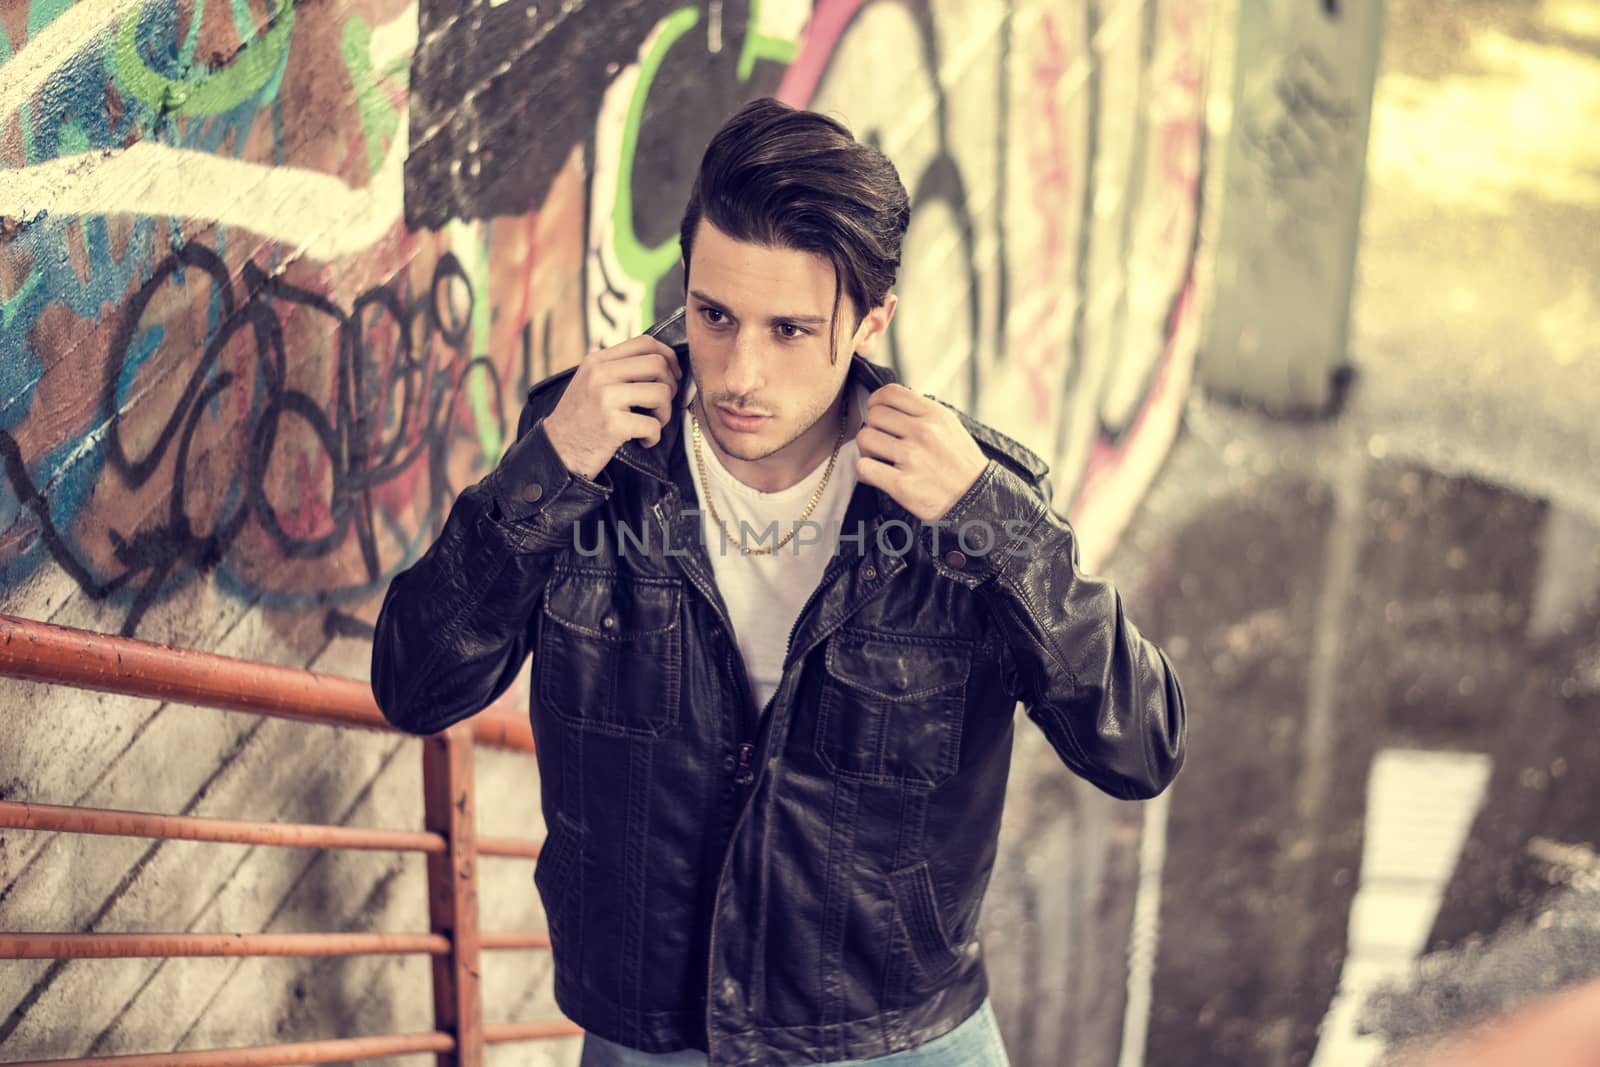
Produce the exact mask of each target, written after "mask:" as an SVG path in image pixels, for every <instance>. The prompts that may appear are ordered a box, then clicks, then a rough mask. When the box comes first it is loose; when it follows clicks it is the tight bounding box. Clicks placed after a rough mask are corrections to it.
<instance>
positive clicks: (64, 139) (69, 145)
mask: <svg viewBox="0 0 1600 1067" xmlns="http://www.w3.org/2000/svg"><path fill="white" fill-rule="evenodd" d="M87 151H89V135H88V134H87V133H85V132H84V129H83V125H82V124H81V123H77V122H63V123H62V124H61V130H60V132H59V133H57V134H56V154H57V155H61V156H75V155H77V154H78V153H80V152H87Z"/></svg>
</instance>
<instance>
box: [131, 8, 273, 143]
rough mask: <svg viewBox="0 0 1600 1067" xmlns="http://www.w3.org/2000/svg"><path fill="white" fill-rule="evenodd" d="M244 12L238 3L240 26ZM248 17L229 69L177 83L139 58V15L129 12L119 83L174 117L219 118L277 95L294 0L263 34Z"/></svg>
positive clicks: (189, 52) (189, 54) (188, 48)
mask: <svg viewBox="0 0 1600 1067" xmlns="http://www.w3.org/2000/svg"><path fill="white" fill-rule="evenodd" d="M240 13H241V12H240V9H239V7H238V5H237V3H236V4H235V8H234V18H235V21H236V22H237V21H238V19H239V17H240ZM200 14H201V11H200V10H199V9H198V7H197V10H196V11H195V17H194V20H193V23H192V24H191V26H190V33H189V38H188V39H187V40H186V41H185V42H184V47H183V51H182V53H181V58H182V60H183V62H184V65H185V66H186V67H187V66H188V65H189V63H190V62H191V61H192V59H193V48H194V30H195V26H197V25H198V24H199V22H200ZM243 14H244V15H245V16H246V24H247V25H248V27H249V29H248V32H247V33H245V35H244V36H245V43H244V45H243V47H241V48H240V49H239V51H238V53H237V54H235V55H234V57H233V59H232V61H231V62H229V63H228V65H227V66H226V67H223V68H222V69H220V70H214V71H213V70H204V71H199V72H197V73H196V76H194V77H192V78H184V79H175V78H168V77H166V76H164V75H161V74H158V73H156V72H155V71H153V70H151V69H150V68H149V67H148V66H146V65H145V62H144V60H143V59H142V58H140V56H139V41H138V37H139V11H138V9H135V10H133V11H130V12H129V13H128V14H127V15H125V16H124V17H123V19H122V25H121V27H120V28H119V30H118V33H117V43H116V47H115V49H114V51H113V56H114V63H115V69H116V76H117V81H118V83H119V84H120V85H121V86H122V88H123V89H124V90H125V91H126V92H127V93H128V95H129V96H132V97H133V98H134V99H136V100H140V101H142V102H144V103H146V104H148V105H150V106H151V107H154V108H157V109H159V110H161V111H162V112H163V113H165V114H169V115H214V114H217V113H218V112H222V111H227V110H229V109H230V108H233V107H237V106H238V105H239V104H241V103H243V102H244V101H246V100H248V99H250V98H251V97H252V96H255V95H256V94H257V93H261V92H262V91H263V90H270V91H275V90H276V86H277V85H278V84H279V79H280V78H281V76H282V73H283V68H284V65H285V63H286V61H287V60H288V57H289V35H290V31H292V30H293V29H294V4H293V0H278V6H277V10H276V11H274V12H273V15H272V18H271V19H270V21H269V22H268V24H267V31H266V32H265V33H263V34H260V35H259V36H258V35H256V33H255V27H254V24H253V23H249V21H248V14H249V12H248V10H247V9H246V10H245V11H244V12H243Z"/></svg>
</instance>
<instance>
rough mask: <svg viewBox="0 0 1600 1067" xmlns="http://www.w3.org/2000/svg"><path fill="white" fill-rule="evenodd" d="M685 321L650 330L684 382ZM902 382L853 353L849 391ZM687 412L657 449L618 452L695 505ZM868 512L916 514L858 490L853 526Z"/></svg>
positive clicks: (666, 430) (850, 515) (631, 446)
mask: <svg viewBox="0 0 1600 1067" xmlns="http://www.w3.org/2000/svg"><path fill="white" fill-rule="evenodd" d="M683 315H684V309H683V308H679V309H678V310H677V311H676V312H674V313H673V314H672V315H670V316H668V317H667V318H665V319H663V320H661V321H660V322H658V323H656V324H655V325H654V326H652V327H650V329H649V330H647V331H646V333H648V334H650V335H651V336H652V337H655V338H657V339H659V340H661V341H663V342H665V343H666V344H669V345H671V346H672V350H673V352H675V353H676V354H677V357H678V365H679V366H680V367H681V368H682V369H683V374H684V380H685V381H687V380H688V377H689V343H688V338H687V336H686V335H685V332H684V328H683ZM899 380H900V376H899V375H898V374H896V373H895V371H894V368H892V367H886V366H883V365H882V364H879V363H871V362H868V361H867V360H865V359H862V358H861V357H860V356H859V355H856V354H855V353H851V356H850V369H849V371H848V372H847V374H846V375H845V388H846V389H853V388H854V387H855V386H857V385H860V386H864V387H865V388H866V390H867V392H868V393H871V392H873V391H874V390H877V389H881V388H882V387H883V386H885V385H889V384H890V383H893V382H898V381H899ZM687 410H688V409H687V408H686V407H685V406H684V404H683V403H682V402H681V400H680V401H679V402H678V403H675V404H673V410H672V418H671V419H669V420H668V421H667V424H666V425H665V426H664V427H662V428H661V439H660V440H659V441H657V442H656V444H654V445H653V446H650V447H648V448H647V447H645V446H644V445H642V444H640V443H639V442H638V441H637V440H628V441H626V442H624V444H623V445H622V447H621V448H619V449H618V450H617V459H619V460H621V461H622V462H623V463H626V464H627V465H628V466H629V467H632V468H633V469H634V470H636V471H638V472H639V473H641V474H643V475H646V476H647V477H649V478H653V479H655V480H656V481H658V482H661V483H663V488H665V486H666V485H677V486H678V487H679V489H680V490H681V491H682V494H683V497H684V499H685V500H693V499H694V498H695V497H694V489H693V485H694V483H693V480H692V479H691V478H690V476H689V472H688V464H687V462H685V461H684V460H683V458H682V457H683V449H682V448H681V447H680V446H681V442H682V439H683V430H684V424H685V422H686V421H687V419H686V417H685V415H686V412H687ZM864 490H870V493H864V492H863V491H864ZM864 512H876V513H877V516H878V517H879V518H880V519H882V520H884V521H887V520H889V519H891V518H895V519H900V520H902V521H908V522H909V521H913V520H912V519H911V516H910V513H908V512H907V511H906V510H905V509H904V508H902V507H901V506H900V505H899V503H897V502H896V501H895V499H894V498H893V497H891V496H890V495H889V494H888V493H886V492H884V491H883V490H882V489H876V488H874V487H871V486H867V485H863V484H858V485H857V491H856V493H855V495H854V496H853V497H852V498H851V503H850V507H849V511H848V512H847V513H846V516H847V520H849V521H853V519H854V518H855V517H860V518H865V517H866V515H865V514H863V513H864Z"/></svg>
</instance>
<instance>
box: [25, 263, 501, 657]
mask: <svg viewBox="0 0 1600 1067" xmlns="http://www.w3.org/2000/svg"><path fill="white" fill-rule="evenodd" d="M191 270H196V271H199V272H201V276H202V278H203V279H206V280H209V281H210V283H211V293H210V295H209V297H207V298H205V299H206V304H205V305H203V306H209V307H210V308H211V309H212V310H213V312H214V314H215V319H216V322H217V325H216V326H215V327H214V329H213V332H212V336H211V337H210V338H209V339H208V340H207V342H206V343H205V345H204V347H203V349H202V351H201V354H200V357H199V359H198V361H197V362H196V363H195V366H194V368H193V369H192V370H191V371H190V372H189V376H188V378H187V380H186V381H185V383H184V386H183V388H182V389H181V390H180V391H179V399H178V400H177V401H176V403H175V404H174V405H173V408H172V410H171V411H170V412H169V413H168V414H167V415H166V418H165V420H164V421H163V422H162V423H161V425H160V428H159V429H158V430H156V431H155V433H154V437H153V440H152V442H151V444H149V446H148V447H147V449H146V450H145V451H144V452H143V454H140V455H135V454H133V451H132V448H131V445H130V442H131V438H127V437H126V436H125V433H124V426H123V421H122V420H123V418H124V412H125V410H128V409H131V408H137V410H138V413H139V416H140V418H141V422H142V421H143V420H144V419H145V418H146V417H147V413H146V410H145V407H142V406H139V405H138V404H137V403H136V402H135V397H134V396H132V395H131V394H130V390H131V389H132V388H133V382H134V381H136V380H137V379H138V377H139V372H140V371H141V370H145V371H146V376H149V375H151V374H155V375H159V374H162V373H170V372H166V371H164V370H163V369H162V368H160V367H159V366H158V363H157V361H158V358H159V356H160V354H161V353H159V352H156V353H150V354H148V355H146V356H145V357H144V366H143V367H139V366H132V364H133V363H134V360H135V359H136V358H138V357H137V353H138V352H139V348H140V346H141V345H144V344H145V343H147V340H148V338H149V337H150V326H149V325H148V324H147V322H146V318H147V316H149V315H150V314H151V312H152V310H153V309H154V308H156V307H157V306H159V303H158V297H159V294H160V293H161V292H162V291H163V290H164V289H165V288H167V287H168V286H171V285H175V284H177V285H181V284H183V283H184V282H185V280H186V276H187V274H188V272H189V271H191ZM238 290H239V291H238V292H236V290H235V286H234V284H233V279H231V278H230V277H229V273H228V270H227V266H226V264H225V263H224V261H223V260H222V258H221V257H220V256H218V255H217V254H216V252H214V251H213V250H211V249H209V248H206V247H205V246H203V245H200V244H187V245H183V246H180V247H178V248H177V249H175V250H174V252H173V253H172V255H171V256H169V257H168V258H167V259H166V260H164V261H163V262H162V263H161V264H160V265H159V266H157V267H156V269H155V270H154V271H153V272H152V274H151V276H150V278H149V279H148V280H147V281H145V283H144V284H143V285H141V286H140V287H139V289H138V290H137V291H136V292H135V293H134V295H133V296H132V297H131V298H130V299H129V300H128V303H127V304H126V305H125V306H124V308H123V309H122V313H121V315H120V317H119V319H118V321H117V325H116V329H115V332H114V333H113V335H112V338H111V342H110V343H111V349H110V352H109V358H108V360H107V364H106V375H105V379H104V382H103V384H102V391H101V397H100V401H101V403H100V411H101V415H102V417H103V418H104V420H105V438H106V470H107V471H108V472H110V474H111V475H112V476H114V477H116V478H117V479H119V480H120V481H121V482H122V484H123V485H125V486H126V487H128V488H138V487H140V486H142V485H144V484H146V483H147V482H149V480H150V479H151V478H152V477H153V476H155V474H156V473H157V471H158V470H160V469H162V464H163V463H164V462H165V461H166V459H167V455H168V452H169V450H172V452H173V456H172V459H173V469H172V482H171V485H170V487H169V489H168V490H167V492H166V494H165V503H164V505H162V506H161V507H160V508H158V509H157V511H156V512H154V513H153V516H155V517H154V518H153V520H147V521H146V522H145V523H143V524H141V525H138V526H137V528H135V529H133V530H131V531H124V530H119V529H117V528H115V527H110V528H108V529H107V531H106V537H107V539H108V541H109V543H110V546H111V555H112V558H113V559H114V560H115V561H116V565H117V566H118V567H119V568H120V571H119V572H118V573H116V574H113V575H111V576H109V577H105V576H97V575H96V574H95V573H94V571H93V569H92V568H91V567H90V566H89V565H88V564H87V563H85V562H84V561H83V559H81V558H80V556H79V553H78V552H77V550H75V549H74V547H73V545H72V543H71V541H70V539H69V538H68V537H67V536H66V535H64V533H63V531H62V530H60V529H58V528H57V527H56V524H55V520H54V519H53V518H52V516H51V513H50V508H49V502H48V500H47V498H46V497H45V495H44V493H42V492H41V491H40V489H39V487H38V486H36V485H35V484H34V481H33V478H32V476H31V475H30V473H29V472H28V469H27V464H26V461H25V459H24V457H23V456H22V452H21V448H20V447H19V446H18V444H17V442H16V440H15V439H14V438H12V437H11V436H10V435H9V434H5V433H3V432H0V460H3V466H4V470H5V474H6V477H7V478H8V480H9V481H10V482H11V483H12V486H13V488H14V489H15V491H16V493H17V496H18V499H19V500H21V501H22V502H23V504H24V505H25V506H26V507H27V508H28V510H29V512H30V513H31V514H32V515H33V517H34V520H35V521H36V522H37V523H38V524H39V526H40V527H41V535H42V541H43V543H44V545H45V547H46V549H47V551H48V552H49V553H50V555H51V557H52V559H53V560H54V561H55V562H56V564H57V565H58V566H60V567H61V568H62V569H63V570H64V571H65V572H66V573H67V574H69V575H70V576H71V577H72V578H73V579H74V580H75V581H76V582H77V584H78V586H79V588H80V589H81V590H82V591H83V592H84V593H85V594H86V595H88V596H90V597H91V598H93V599H97V600H100V599H106V598H109V597H113V596H116V595H119V594H121V593H124V592H125V591H127V590H130V589H131V590H132V596H131V599H130V601H129V603H128V608H127V614H126V616H125V618H124V621H123V625H122V632H123V633H124V634H127V635H132V634H133V633H135V632H136V631H137V629H138V626H139V622H140V620H141V619H142V618H143V616H144V614H145V612H146V611H148V610H149V609H150V607H151V606H153V605H154V604H155V603H156V602H157V600H158V599H159V598H160V596H161V594H162V593H163V591H164V590H165V589H166V587H167V585H168V584H169V582H170V581H172V580H174V579H175V578H176V577H177V576H178V575H180V574H181V573H182V571H183V568H185V567H187V568H190V569H192V570H193V571H195V572H198V573H201V574H204V573H207V572H209V571H211V570H213V569H215V568H216V567H217V566H218V565H220V564H221V563H222V562H223V561H224V560H225V559H227V558H228V556H229V553H230V551H232V549H233V548H234V547H235V545H236V544H237V542H238V540H239V538H240V536H241V535H242V534H243V533H244V532H245V531H246V530H247V529H248V528H249V526H250V523H251V521H252V520H254V522H255V525H256V527H257V528H258V529H260V530H261V531H262V532H263V533H265V534H266V536H268V537H269V538H270V539H271V540H272V542H273V544H274V545H275V546H276V548H277V549H278V551H279V552H281V554H282V556H283V557H284V558H286V559H299V560H303V559H315V558H320V557H325V556H328V555H331V554H333V553H335V552H337V551H338V550H339V549H340V548H341V547H342V546H343V545H344V544H346V542H347V541H348V540H349V538H350V533H351V530H352V529H354V531H355V540H356V541H357V543H358V546H359V551H360V553H361V563H362V566H361V572H360V574H359V575H358V576H356V579H355V581H356V584H357V585H358V586H359V587H365V588H377V586H378V585H379V584H380V583H381V581H382V579H383V577H384V568H383V564H382V561H381V560H380V559H379V552H378V542H377V534H376V531H377V526H376V523H375V521H374V516H373V502H372V494H373V490H374V489H376V488H378V487H380V486H382V485H383V484H385V483H386V482H388V481H389V480H391V479H393V478H395V477H397V476H399V475H400V474H402V473H403V472H405V471H406V470H407V469H409V468H410V467H411V465H412V464H414V463H418V462H420V463H422V464H423V469H424V470H425V471H426V472H427V501H428V517H427V520H426V521H427V522H428V524H430V525H431V526H432V527H433V528H434V529H435V531H437V529H438V528H439V527H440V526H442V525H443V516H444V512H445V509H446V508H447V507H448V506H449V503H450V501H451V500H453V499H454V497H455V488H454V487H453V486H451V485H450V484H449V479H448V463H447V458H448V454H449V449H450V447H451V446H452V444H453V443H454V441H455V439H456V436H457V432H456V431H455V430H454V429H453V428H452V427H451V425H450V422H451V421H452V420H454V419H455V418H457V417H458V416H460V415H461V414H462V412H461V411H460V400H461V397H462V387H463V386H464V385H465V383H466V381H467V379H468V378H469V377H470V376H471V375H472V374H473V373H475V372H481V373H483V374H485V375H486V377H487V385H488V393H489V398H490V401H491V407H492V408H493V409H494V410H495V411H496V413H497V415H498V413H499V407H500V403H501V388H500V380H499V375H498V373H497V372H496V370H495V368H494V365H493V364H492V363H491V362H490V361H489V360H488V359H487V358H485V357H482V356H477V357H472V356H470V355H469V353H468V345H469V343H470V334H471V324H472V314H473V306H474V302H475V300H476V299H477V295H476V294H475V293H474V292H473V287H472V284H471V280H470V279H469V278H468V276H467V273H466V271H465V269H464V268H463V267H462V265H461V263H460V261H459V260H458V259H457V258H456V257H455V256H453V255H450V254H448V253H446V254H445V255H443V256H441V257H440V258H439V261H438V262H437V263H436V264H435V265H434V270H433V274H432V277H431V279H430V281H429V283H428V284H427V285H426V286H425V287H424V288H423V291H422V292H421V293H419V294H415V295H413V296H410V297H406V296H403V295H402V294H401V293H400V292H397V291H396V287H395V286H392V285H378V286H373V287H371V288H369V289H367V290H366V291H364V292H362V293H361V294H360V295H359V296H358V297H356V299H355V300H354V301H353V302H352V303H351V310H350V311H349V312H348V313H346V312H345V311H343V310H342V309H341V308H340V307H339V306H338V305H337V304H335V303H334V302H333V301H331V300H329V299H328V298H327V297H325V296H323V295H321V294H318V293H315V292H312V291H310V290H308V289H304V288H301V287H299V286H295V285H292V284H290V283H289V282H287V281H286V280H285V279H284V278H283V277H281V276H278V275H273V274H269V273H268V272H267V271H265V270H263V269H262V268H261V267H259V266H258V265H257V264H255V263H253V262H246V263H245V264H244V266H243V267H242V268H241V269H240V272H239V287H238ZM240 292H242V294H243V295H242V297H241V296H240V295H239V293H240ZM191 303H192V302H191ZM306 314H312V315H315V316H317V320H320V321H321V326H320V328H311V327H308V326H307V325H306V323H305V322H304V321H303V320H301V321H298V322H297V333H296V336H318V337H326V338H330V339H331V340H332V343H333V346H334V350H335V352H336V354H337V362H336V367H335V381H334V388H333V396H332V397H331V400H330V401H329V402H326V403H325V402H322V401H319V400H318V399H317V398H316V397H315V396H313V395H312V394H311V393H309V392H307V391H306V390H304V389H300V388H295V387H293V386H292V385H291V381H290V373H289V371H290V367H291V366H293V367H300V366H306V365H311V364H314V363H315V361H314V360H306V359H295V360H291V357H292V356H293V355H294V353H292V352H291V351H290V345H291V344H292V342H291V341H289V340H287V339H286V335H285V329H284V323H285V321H287V320H290V319H296V320H300V317H301V316H304V315H306ZM317 320H312V321H317ZM390 333H392V334H393V337H394V340H393V342H392V345H391V346H389V347H382V346H381V342H380V341H379V338H380V337H382V336H384V335H385V334H390ZM435 341H437V344H435ZM380 349H381V350H380ZM225 357H228V358H227V362H228V363H229V364H230V365H228V366H224V365H223V364H224V359H225ZM524 363H525V366H526V364H527V359H526V358H525V360H524ZM246 370H249V371H252V372H253V373H249V374H247V373H245V372H246ZM527 373H528V371H527V370H526V369H525V371H524V374H525V375H526V374H527ZM241 388H244V389H245V390H246V391H247V392H248V397H247V401H246V402H247V403H248V404H249V410H248V412H247V413H246V417H245V419H244V423H243V424H242V425H240V426H238V427H237V428H236V429H234V430H233V431H232V432H231V433H230V439H231V440H233V441H235V442H236V443H237V445H238V447H239V448H240V457H241V461H240V462H238V463H236V464H233V465H231V467H230V466H225V465H219V464H217V463H215V462H212V463H210V464H209V466H210V468H211V469H213V470H224V471H229V472H231V474H232V476H233V477H232V478H231V479H224V482H225V484H207V485H204V486H202V485H197V484H196V483H195V481H193V480H192V475H193V474H194V473H195V472H196V471H199V470H204V469H205V466H204V465H205V463H206V461H205V459H204V457H203V456H202V455H199V454H196V449H197V448H199V447H200V445H199V441H200V440H201V435H200V432H199V431H200V427H201V424H202V421H203V420H204V418H205V417H206V416H207V414H208V412H210V411H211V410H212V408H213V406H214V405H215V404H217V403H219V402H225V400H226V398H227V397H228V396H230V395H233V394H237V393H238V392H239V391H240V390H241ZM503 421H504V420H503V417H501V426H500V430H501V432H502V433H503V432H504V429H505V427H504V424H503ZM288 442H293V444H294V446H295V447H296V448H297V449H299V450H301V451H300V457H299V458H300V459H301V460H302V461H304V462H307V463H311V464H312V465H313V466H314V465H315V464H318V463H321V464H325V466H326V469H327V471H328V472H329V476H330V477H331V487H330V488H329V490H328V493H327V497H326V500H325V501H324V502H323V503H324V504H325V505H326V515H327V519H328V521H327V523H326V524H325V525H324V526H323V527H322V528H319V529H317V530H314V531H303V530H297V529H294V528H292V527H293V525H294V524H292V523H289V522H287V521H286V519H285V517H284V515H285V507H286V502H284V501H282V500H275V499H273V495H272V493H271V491H270V487H271V485H272V481H271V474H272V472H273V469H274V467H273V464H274V457H275V455H276V454H277V453H278V452H279V450H280V449H281V448H282V447H283V446H284V445H285V443H288ZM308 445H309V446H310V454H309V455H307V454H306V451H305V450H306V448H307V446H308ZM197 464H200V465H201V466H197ZM216 481H218V479H217V477H216V476H214V475H213V476H212V477H211V478H210V482H216ZM307 488H308V487H303V491H304V490H306V489H307ZM207 493H209V494H211V495H212V496H213V497H215V498H216V500H217V503H216V505H215V508H214V510H212V511H211V512H209V513H208V511H207V508H206V504H205V497H206V494H207ZM336 591H337V590H329V592H330V593H331V592H336ZM335 625H336V628H337V629H339V630H340V632H344V631H345V630H348V629H349V626H348V624H347V623H336V624H335Z"/></svg>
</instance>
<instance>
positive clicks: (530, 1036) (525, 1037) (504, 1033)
mask: <svg viewBox="0 0 1600 1067" xmlns="http://www.w3.org/2000/svg"><path fill="white" fill-rule="evenodd" d="M582 1033H583V1027H581V1026H579V1025H578V1024H577V1023H574V1022H568V1021H567V1020H566V1019H555V1020H552V1021H550V1022H547V1023H501V1024H500V1025H498V1026H485V1027H484V1028H483V1043H484V1044H485V1045H501V1044H504V1043H506V1042H507V1041H548V1040H549V1039H550V1038H553V1037H578V1036H580V1035H581V1034H582ZM6 1067H11V1065H10V1064H7V1065H6Z"/></svg>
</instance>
